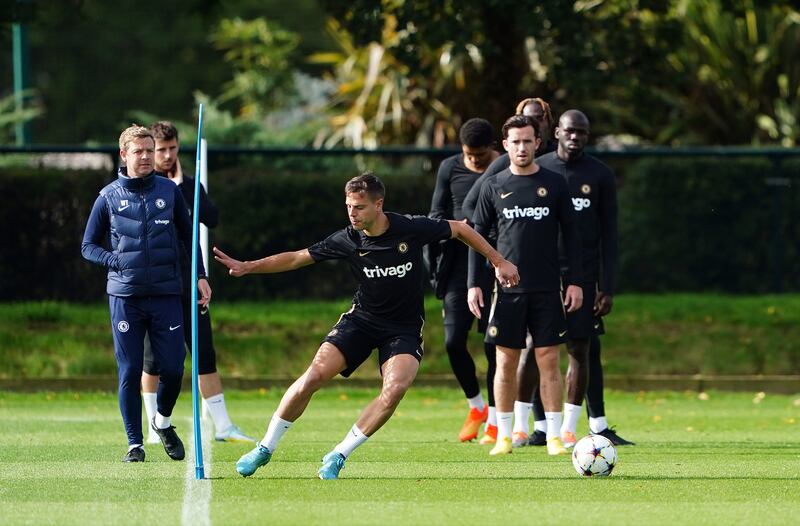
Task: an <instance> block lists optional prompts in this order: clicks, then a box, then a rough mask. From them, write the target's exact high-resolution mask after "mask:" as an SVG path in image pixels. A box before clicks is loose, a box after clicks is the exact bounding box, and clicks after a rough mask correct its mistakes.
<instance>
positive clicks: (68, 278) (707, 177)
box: [0, 158, 800, 301]
mask: <svg viewBox="0 0 800 526" xmlns="http://www.w3.org/2000/svg"><path fill="white" fill-rule="evenodd" d="M798 168H800V162H797V161H787V162H785V163H784V164H782V165H781V166H779V167H777V168H776V167H775V166H773V164H771V162H769V161H767V160H761V159H730V158H722V159H719V158H714V159H646V160H642V161H638V162H636V163H633V164H632V165H630V166H628V167H627V168H626V170H625V173H624V177H622V178H621V185H620V190H619V198H620V277H619V282H620V291H621V292H623V291H643V292H648V291H709V290H714V291H727V292H751V293H753V292H756V293H757V292H764V291H768V290H771V289H772V288H773V285H774V284H778V285H780V286H781V287H782V288H783V289H784V290H795V291H796V290H800V272H798V270H800V269H799V268H798V265H800V258H798V257H797V256H798V254H797V252H798V250H797V246H796V243H795V240H797V239H799V238H800V236H798V234H800V232H798V231H797V230H798V226H797V224H796V222H795V221H793V218H794V217H796V216H797V215H798V211H800V192H798V184H797V183H798V180H797V173H798ZM389 169H392V168H391V167H383V170H389ZM356 173H358V171H357V170H355V169H353V170H352V171H349V170H348V171H347V173H345V172H344V171H341V172H336V173H331V172H328V171H325V170H320V171H317V172H312V173H309V172H300V171H297V170H296V169H292V170H280V171H275V172H273V171H270V172H269V173H267V172H266V171H265V170H263V169H259V168H258V167H235V168H224V169H220V170H218V171H215V172H214V173H213V178H214V179H213V181H214V182H213V187H212V197H213V200H214V201H215V202H216V204H217V205H218V206H219V207H220V210H221V221H220V226H219V227H218V228H217V229H215V230H214V231H212V242H213V243H214V244H217V245H219V246H220V247H222V248H223V249H225V250H226V251H229V253H230V254H232V255H234V256H237V257H240V258H244V259H252V258H256V257H259V256H263V255H265V254H267V253H274V252H279V251H283V250H293V249H298V248H302V247H306V246H308V245H310V244H311V243H313V242H315V241H317V240H319V239H322V238H323V237H325V236H326V235H327V234H329V233H330V232H332V231H334V230H336V229H338V228H341V227H343V226H345V225H346V216H345V210H344V199H343V195H342V188H343V185H344V182H345V181H346V180H347V179H349V178H350V177H351V176H352V175H354V174H356ZM387 173H389V172H388V171H381V172H380V174H379V175H381V177H382V178H383V179H384V181H385V183H386V185H387V189H388V194H387V202H386V208H387V209H388V210H396V211H404V212H409V213H423V214H424V213H426V212H427V210H428V207H429V204H430V196H431V193H432V191H433V183H434V179H433V176H432V175H431V172H430V171H425V170H409V169H408V167H407V166H405V167H404V166H395V167H394V169H393V171H392V173H389V174H388V175H387ZM781 177H783V178H788V179H789V180H791V183H792V184H791V186H788V187H775V186H768V185H767V183H766V179H767V178H781ZM108 180H109V174H108V173H107V172H96V171H95V172H92V171H53V170H49V171H48V170H30V169H10V168H3V169H0V195H2V196H3V197H2V199H3V206H2V208H0V221H2V224H3V225H4V226H5V239H4V240H3V243H2V244H0V275H1V276H2V279H0V301H11V300H36V299H57V300H66V301H97V300H98V299H100V298H102V296H103V294H104V272H103V271H102V269H99V268H97V267H94V266H92V265H90V264H89V263H87V262H85V261H84V260H83V259H82V258H81V256H80V240H81V238H82V235H83V229H84V226H85V222H86V217H87V216H88V213H89V210H90V208H91V205H92V203H93V201H94V199H95V197H96V195H97V192H98V190H99V189H100V188H101V187H102V186H103V185H104V184H105V183H106V182H107V181H108ZM778 210H780V214H778ZM210 270H211V279H212V284H213V285H214V286H215V295H216V297H217V298H219V299H264V298H279V297H287V298H289V297H291V298H304V297H316V298H325V297H333V296H339V297H340V296H341V295H342V294H343V292H344V293H349V292H350V291H351V290H352V289H353V280H352V278H351V277H350V276H349V273H348V270H347V268H346V266H345V265H341V264H335V263H324V264H320V265H315V266H312V267H308V268H305V269H301V270H299V271H295V272H292V273H288V274H284V275H275V276H265V277H261V278H259V279H252V278H250V279H243V280H237V279H233V278H229V277H227V276H226V275H225V273H224V271H223V269H222V268H221V267H220V266H219V265H216V264H212V268H211V269H210ZM779 272H780V275H781V276H782V280H781V281H780V282H779V283H775V282H776V276H778V275H779Z"/></svg>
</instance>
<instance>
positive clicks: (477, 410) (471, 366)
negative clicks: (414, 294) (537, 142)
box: [428, 118, 499, 442]
mask: <svg viewBox="0 0 800 526" xmlns="http://www.w3.org/2000/svg"><path fill="white" fill-rule="evenodd" d="M459 138H460V139H461V150H462V153H459V154H457V155H454V156H452V157H448V158H447V159H445V160H444V161H442V164H441V165H439V172H438V173H437V174H436V187H435V189H434V191H433V198H432V199H431V211H430V213H429V214H428V216H429V217H433V218H436V219H452V220H455V221H462V222H466V221H467V216H466V215H464V213H463V212H462V210H461V203H462V202H463V201H464V197H465V196H466V195H467V192H469V190H470V188H471V187H472V185H473V184H474V183H475V181H476V180H477V179H478V178H479V177H480V175H481V173H483V171H484V170H485V169H486V167H487V166H489V164H490V163H491V162H492V161H493V160H494V159H496V158H497V156H498V155H499V154H498V152H497V151H496V150H495V149H494V148H493V147H492V146H493V145H494V130H493V129H492V125H491V124H489V121H487V120H485V119H478V118H475V119H469V120H468V121H467V122H465V123H464V125H463V126H461V129H460V130H459ZM431 248H435V249H437V250H436V251H435V252H436V258H435V265H432V266H433V269H432V270H433V272H432V274H433V275H434V276H435V280H434V283H435V289H436V297H437V298H440V299H442V300H443V303H442V314H443V316H444V346H445V349H446V350H447V356H448V358H449V359H450V367H452V369H453V374H454V375H455V377H456V380H458V383H459V385H460V386H461V389H462V390H463V391H464V396H466V398H467V403H468V404H469V413H468V414H467V418H466V420H465V421H464V424H463V425H462V426H461V430H460V431H459V433H458V439H459V440H460V441H461V442H466V441H468V440H472V439H473V438H476V437H477V436H478V430H479V429H480V426H481V424H482V423H483V422H487V426H488V425H493V426H494V427H495V429H496V428H497V419H496V416H495V410H494V409H495V408H494V391H493V388H492V384H491V382H492V381H493V379H494V368H495V351H494V345H492V344H489V343H484V352H485V354H486V361H487V363H488V370H487V373H486V375H487V389H488V392H489V404H488V405H487V404H486V403H485V402H484V400H483V397H482V396H481V389H480V385H479V384H478V377H477V375H476V373H475V362H474V361H473V360H472V357H471V356H470V354H469V350H468V349H467V336H468V334H469V330H470V327H472V320H473V319H474V317H473V315H472V313H471V312H470V311H469V306H468V305H467V250H468V249H467V247H466V245H464V244H463V243H459V242H458V241H456V240H453V239H450V240H447V241H444V242H442V243H439V244H438V245H431ZM431 252H434V251H433V250H432V251H431ZM480 281H481V286H482V287H483V290H484V294H486V295H488V294H491V290H492V287H493V286H494V273H493V272H490V271H489V269H488V268H487V269H486V272H482V278H481V280H480ZM488 317H489V316H488V312H484V317H483V320H480V321H479V323H478V330H479V331H480V332H486V319H487V318H488Z"/></svg>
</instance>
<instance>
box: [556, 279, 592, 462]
mask: <svg viewBox="0 0 800 526" xmlns="http://www.w3.org/2000/svg"><path fill="white" fill-rule="evenodd" d="M596 296H597V285H596V284H595V283H585V284H584V286H583V305H581V308H580V309H578V310H577V311H575V312H569V313H567V332H568V334H569V340H567V353H568V354H569V367H568V369H567V376H566V384H567V394H566V400H565V402H564V422H563V424H562V425H561V441H562V442H563V443H564V445H565V446H566V447H568V448H570V447H572V446H574V445H575V442H577V437H576V436H575V433H576V429H577V426H578V418H579V417H580V413H581V404H582V403H583V398H584V397H585V396H586V389H587V384H588V382H589V338H591V337H592V336H593V335H594V334H595V333H596V330H597V326H598V325H597V322H596V319H595V315H594V302H595V298H596Z"/></svg>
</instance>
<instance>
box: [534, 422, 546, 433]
mask: <svg viewBox="0 0 800 526" xmlns="http://www.w3.org/2000/svg"><path fill="white" fill-rule="evenodd" d="M533 429H534V430H535V431H540V432H542V433H547V420H534V421H533Z"/></svg>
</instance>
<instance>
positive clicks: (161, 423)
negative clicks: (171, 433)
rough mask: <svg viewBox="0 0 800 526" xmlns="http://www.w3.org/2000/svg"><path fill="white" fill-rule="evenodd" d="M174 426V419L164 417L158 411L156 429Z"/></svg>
mask: <svg viewBox="0 0 800 526" xmlns="http://www.w3.org/2000/svg"><path fill="white" fill-rule="evenodd" d="M171 425H172V418H171V417H169V416H164V415H162V414H161V413H159V412H158V411H156V427H157V428H158V429H166V428H168V427H169V426H171Z"/></svg>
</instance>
